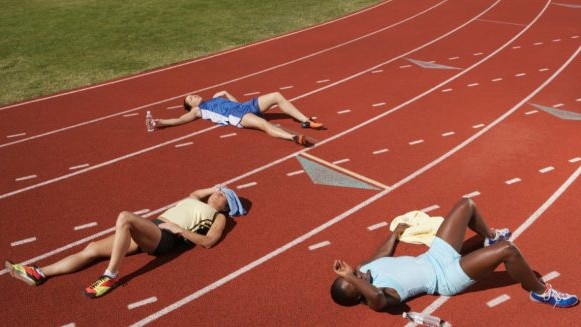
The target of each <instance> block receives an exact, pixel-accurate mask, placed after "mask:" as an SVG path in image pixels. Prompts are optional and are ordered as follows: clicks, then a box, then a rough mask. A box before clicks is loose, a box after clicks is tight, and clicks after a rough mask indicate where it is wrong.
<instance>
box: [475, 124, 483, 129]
mask: <svg viewBox="0 0 581 327" xmlns="http://www.w3.org/2000/svg"><path fill="white" fill-rule="evenodd" d="M484 126H486V125H484V124H476V125H474V126H472V128H474V129H479V128H482V127H484Z"/></svg>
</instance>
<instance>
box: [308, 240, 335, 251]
mask: <svg viewBox="0 0 581 327" xmlns="http://www.w3.org/2000/svg"><path fill="white" fill-rule="evenodd" d="M329 245H331V242H329V241H323V242H320V243H317V244H313V245H311V246H309V250H311V251H313V250H317V249H320V248H322V247H325V246H329Z"/></svg>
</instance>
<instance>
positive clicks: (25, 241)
mask: <svg viewBox="0 0 581 327" xmlns="http://www.w3.org/2000/svg"><path fill="white" fill-rule="evenodd" d="M34 241H36V237H29V238H26V239H23V240H20V241H15V242H12V243H10V246H19V245H23V244H27V243H32V242H34Z"/></svg>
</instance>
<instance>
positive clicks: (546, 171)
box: [539, 166, 555, 174]
mask: <svg viewBox="0 0 581 327" xmlns="http://www.w3.org/2000/svg"><path fill="white" fill-rule="evenodd" d="M553 170H555V167H553V166H548V167H545V168H542V169H539V173H541V174H544V173H548V172H550V171H553Z"/></svg>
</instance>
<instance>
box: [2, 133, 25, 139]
mask: <svg viewBox="0 0 581 327" xmlns="http://www.w3.org/2000/svg"><path fill="white" fill-rule="evenodd" d="M25 135H26V133H18V134H12V135H6V138H7V139H12V138H15V137H21V136H25Z"/></svg>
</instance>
